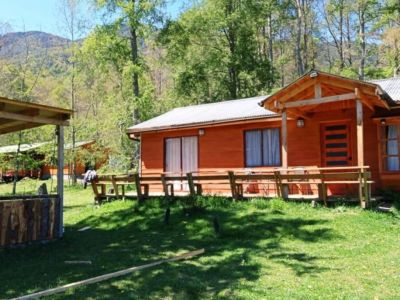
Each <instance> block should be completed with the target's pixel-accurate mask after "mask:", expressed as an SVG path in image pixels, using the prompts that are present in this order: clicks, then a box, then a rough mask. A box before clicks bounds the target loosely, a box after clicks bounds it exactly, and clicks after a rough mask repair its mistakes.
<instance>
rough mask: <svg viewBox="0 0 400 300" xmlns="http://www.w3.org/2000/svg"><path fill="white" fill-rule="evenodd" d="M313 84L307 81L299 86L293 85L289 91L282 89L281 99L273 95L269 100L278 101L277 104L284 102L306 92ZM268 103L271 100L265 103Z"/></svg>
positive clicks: (312, 81) (311, 81)
mask: <svg viewBox="0 0 400 300" xmlns="http://www.w3.org/2000/svg"><path fill="white" fill-rule="evenodd" d="M314 83H315V81H314V80H307V81H306V82H304V83H302V84H301V85H299V84H297V85H293V86H292V87H290V90H287V89H286V88H283V89H282V90H281V91H282V93H283V95H282V96H281V97H279V95H273V96H271V98H272V99H274V100H278V101H279V102H285V101H287V100H288V99H289V98H291V97H293V96H295V95H297V94H298V93H300V92H302V91H304V90H306V89H307V88H309V87H311V86H312V85H313V84H314ZM281 91H280V92H281ZM280 92H278V94H280ZM277 98H278V99H277ZM274 100H272V101H274ZM270 101H271V100H269V101H267V102H265V103H268V102H270ZM264 106H265V105H264Z"/></svg>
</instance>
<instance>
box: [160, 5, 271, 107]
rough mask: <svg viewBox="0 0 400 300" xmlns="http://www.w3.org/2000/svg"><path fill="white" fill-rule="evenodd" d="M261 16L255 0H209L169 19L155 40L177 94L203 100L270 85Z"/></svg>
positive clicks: (263, 89) (242, 94) (261, 90)
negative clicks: (163, 49) (171, 73)
mask: <svg viewBox="0 0 400 300" xmlns="http://www.w3.org/2000/svg"><path fill="white" fill-rule="evenodd" d="M265 16H266V11H265V9H264V7H263V4H262V3H259V2H255V1H241V0H223V1H215V0H208V1H204V2H203V3H202V4H201V5H199V6H195V7H194V8H192V9H189V10H188V11H187V12H185V13H184V14H183V15H182V16H181V18H180V19H179V20H177V21H170V22H168V23H167V25H166V26H165V27H164V29H163V31H162V32H161V35H160V38H159V41H160V43H161V45H163V46H164V47H166V49H167V61H168V63H169V65H170V67H171V69H173V70H174V71H175V72H174V80H175V93H176V96H177V97H179V98H184V99H186V101H190V100H191V99H196V102H197V103H202V102H212V101H216V100H222V99H229V98H230V99H236V98H238V97H246V96H254V95H257V94H259V93H265V92H266V91H268V90H269V89H270V87H271V86H272V85H273V82H274V76H273V71H272V70H273V68H272V66H271V63H270V55H268V54H267V55H265V51H263V50H262V49H263V44H264V41H263V39H261V38H260V37H259V32H260V28H262V27H263V26H265V23H261V21H260V20H263V22H265ZM269 53H271V51H270V50H269Z"/></svg>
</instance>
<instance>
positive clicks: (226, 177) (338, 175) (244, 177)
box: [92, 166, 373, 205]
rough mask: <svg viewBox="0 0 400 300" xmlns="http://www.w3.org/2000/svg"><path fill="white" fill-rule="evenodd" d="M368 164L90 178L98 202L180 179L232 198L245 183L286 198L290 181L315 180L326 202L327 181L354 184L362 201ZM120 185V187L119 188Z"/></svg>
mask: <svg viewBox="0 0 400 300" xmlns="http://www.w3.org/2000/svg"><path fill="white" fill-rule="evenodd" d="M368 170H369V167H368V166H363V167H341V168H339V167H337V168H316V167H315V168H314V167H311V168H288V169H275V170H273V171H270V172H259V173H254V172H252V173H245V171H241V172H233V171H226V172H221V171H218V172H207V173H206V174H204V173H199V172H193V173H187V174H178V175H176V174H167V173H163V174H147V175H144V176H139V175H138V174H131V175H100V176H98V178H97V180H95V181H93V182H92V188H93V191H94V194H95V200H96V201H97V202H101V201H102V200H104V199H106V198H109V197H125V196H126V193H125V186H126V185H129V184H133V185H135V186H136V191H137V193H136V197H137V198H138V200H139V201H142V200H143V199H145V198H146V197H148V196H149V191H150V186H152V185H161V187H162V191H163V193H164V195H165V196H167V197H169V196H174V194H175V191H174V183H175V182H180V183H181V184H183V183H184V184H185V185H187V187H188V192H189V194H190V195H191V196H195V195H201V194H202V193H203V186H204V185H207V184H208V185H210V184H216V183H224V184H227V185H228V186H229V190H230V193H231V196H232V198H233V199H240V198H243V195H244V189H243V186H244V185H245V184H247V185H248V184H249V183H250V184H259V183H263V182H268V183H269V184H273V185H274V186H275V190H276V195H277V196H278V197H283V198H288V194H289V186H290V185H305V184H307V185H310V184H315V185H316V186H317V188H318V197H319V199H321V200H322V201H323V202H324V203H325V205H326V204H327V190H328V186H329V185H343V184H353V185H358V195H359V200H360V203H361V204H362V205H366V204H367V203H368V202H369V201H370V193H371V184H372V183H373V182H372V181H371V173H370V172H369V171H368ZM107 185H111V186H112V189H111V190H112V193H111V194H110V193H107V191H106V186H107ZM120 188H121V190H120Z"/></svg>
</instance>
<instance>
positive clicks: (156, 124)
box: [128, 96, 277, 132]
mask: <svg viewBox="0 0 400 300" xmlns="http://www.w3.org/2000/svg"><path fill="white" fill-rule="evenodd" d="M267 97H268V96H259V97H252V98H245V99H238V100H229V101H222V102H215V103H208V104H200V105H191V106H186V107H180V108H175V109H173V110H171V111H169V112H167V113H165V114H162V115H160V116H158V117H155V118H153V119H150V120H147V121H145V122H142V123H140V124H137V125H135V126H132V127H130V128H129V129H128V131H130V132H142V131H150V130H160V129H168V128H174V127H184V126H192V125H205V124H210V123H218V122H224V121H236V120H246V119H257V118H262V117H272V116H276V115H277V114H276V113H274V112H272V111H269V110H266V109H265V108H263V107H261V106H260V105H259V103H260V102H261V101H262V100H264V99H265V98H267Z"/></svg>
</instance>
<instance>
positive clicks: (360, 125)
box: [356, 99, 364, 167]
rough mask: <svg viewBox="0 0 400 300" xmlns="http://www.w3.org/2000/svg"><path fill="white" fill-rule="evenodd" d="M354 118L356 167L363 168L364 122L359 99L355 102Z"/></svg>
mask: <svg viewBox="0 0 400 300" xmlns="http://www.w3.org/2000/svg"><path fill="white" fill-rule="evenodd" d="M356 118H357V165H358V166H359V167H362V166H364V120H363V106H362V102H361V100H360V99H357V100H356Z"/></svg>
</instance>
